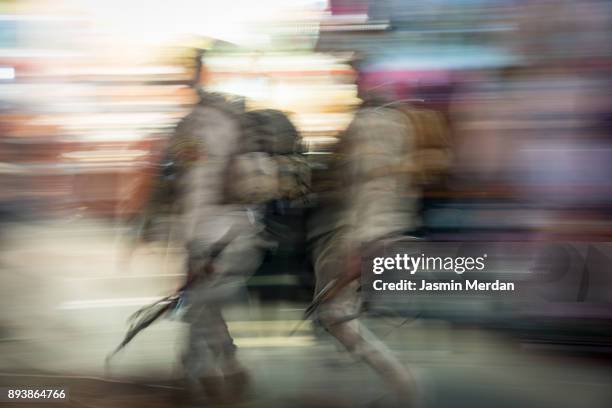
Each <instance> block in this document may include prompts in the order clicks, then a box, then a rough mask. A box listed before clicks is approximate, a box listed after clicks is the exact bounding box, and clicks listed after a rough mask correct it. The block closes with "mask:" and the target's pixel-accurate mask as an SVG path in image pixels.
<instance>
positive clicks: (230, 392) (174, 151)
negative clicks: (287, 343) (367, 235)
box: [169, 55, 308, 402]
mask: <svg viewBox="0 0 612 408" xmlns="http://www.w3.org/2000/svg"><path fill="white" fill-rule="evenodd" d="M198 61H199V62H198V64H197V65H196V67H197V69H201V67H202V64H201V56H200V55H199V56H198ZM197 76H198V77H199V75H197ZM198 93H199V95H200V101H199V103H198V104H197V105H196V106H195V107H194V109H193V111H192V112H191V113H190V114H189V115H188V116H187V117H185V118H184V119H183V120H182V121H181V122H180V123H179V124H178V126H177V128H176V131H175V134H174V135H173V136H172V138H171V141H170V145H169V157H170V161H172V162H173V163H175V166H174V167H175V168H176V173H177V176H176V179H177V180H178V190H179V191H180V193H179V196H180V203H181V209H182V213H183V217H184V225H185V242H186V246H187V258H188V260H187V270H188V271H187V272H188V279H189V280H191V282H193V283H192V284H190V285H189V287H188V289H187V291H186V308H187V309H186V312H185V319H186V321H187V322H188V323H189V325H190V328H189V335H188V340H187V348H186V351H185V354H184V356H183V366H184V375H185V381H186V386H187V388H188V391H189V394H190V396H191V397H192V398H191V400H195V401H198V402H202V400H203V399H212V400H213V401H218V400H219V399H224V398H226V397H228V396H240V395H241V394H242V393H243V392H244V391H245V390H246V388H247V385H248V382H249V376H248V374H247V371H246V369H245V368H244V366H243V365H242V364H241V363H240V362H239V361H238V358H237V356H236V346H235V344H234V341H233V339H232V336H231V335H230V333H229V331H228V327H227V324H226V322H225V320H224V318H223V315H222V309H223V307H224V306H225V305H226V304H227V303H229V302H232V301H235V300H236V298H237V297H238V296H239V294H240V292H241V291H242V289H243V288H244V285H245V282H246V280H247V279H248V277H249V276H250V275H251V274H252V273H254V272H255V270H256V269H257V268H258V267H259V265H260V264H261V261H262V259H263V256H264V254H265V252H266V251H267V250H268V249H270V248H271V247H273V246H274V241H273V240H272V238H270V234H267V233H266V230H265V228H264V224H263V223H262V215H263V210H264V208H265V205H266V203H268V202H270V201H271V200H274V199H279V198H288V199H292V198H295V197H298V196H300V195H302V194H304V193H305V189H307V184H308V171H307V167H306V166H305V165H304V163H303V162H302V161H301V159H300V158H299V155H297V154H295V153H296V146H297V141H298V134H297V131H296V129H295V127H294V126H293V125H292V124H291V122H290V121H289V119H288V118H287V117H286V115H284V114H283V113H282V112H279V111H274V110H261V111H250V112H245V110H244V107H243V106H241V104H240V103H236V102H234V101H232V100H231V98H229V97H226V96H222V95H218V94H212V93H208V92H206V91H204V90H202V89H200V88H198Z"/></svg>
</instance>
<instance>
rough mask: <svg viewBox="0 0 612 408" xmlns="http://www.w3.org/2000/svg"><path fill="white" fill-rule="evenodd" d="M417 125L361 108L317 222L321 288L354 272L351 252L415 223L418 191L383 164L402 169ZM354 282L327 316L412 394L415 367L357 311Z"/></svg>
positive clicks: (326, 309)
mask: <svg viewBox="0 0 612 408" xmlns="http://www.w3.org/2000/svg"><path fill="white" fill-rule="evenodd" d="M413 139H414V138H413V134H412V129H411V128H410V127H409V126H408V125H407V122H406V121H405V118H403V117H402V114H401V113H400V112H398V111H396V110H393V109H386V108H364V109H362V110H360V111H359V112H358V113H357V115H356V117H355V119H354V120H353V122H352V123H351V125H350V126H349V128H348V129H347V131H346V133H345V134H344V135H343V137H342V140H341V141H340V144H339V147H338V152H337V154H338V156H339V157H338V159H337V160H336V165H335V166H334V167H335V168H334V169H332V173H333V177H335V178H336V179H337V182H338V187H340V186H343V187H342V188H339V189H337V190H336V192H332V193H327V194H326V195H325V196H324V197H323V201H322V204H321V208H320V209H319V210H318V211H317V212H316V213H315V214H314V216H313V218H312V220H311V223H310V224H311V228H310V231H309V232H310V238H311V239H312V240H313V241H314V245H313V262H314V266H315V273H316V292H317V293H319V292H320V291H321V290H322V289H323V288H324V287H325V286H326V285H328V283H329V282H330V281H332V280H333V279H335V278H338V277H339V276H340V275H341V274H342V273H343V272H344V273H346V268H347V267H346V265H347V264H350V258H352V257H355V256H359V255H360V251H361V250H362V249H363V248H366V247H367V246H369V245H370V244H373V243H376V242H379V241H381V240H382V239H384V238H387V237H394V236H399V235H401V234H403V233H404V232H405V231H407V230H410V229H412V227H413V226H414V219H415V216H414V211H415V196H416V194H415V192H414V191H413V189H412V187H411V185H410V183H407V181H406V175H405V174H391V173H389V174H386V175H384V176H383V175H382V173H381V174H380V175H379V176H377V177H373V176H372V174H376V173H377V171H378V170H380V169H383V168H386V169H389V168H393V167H395V168H399V167H400V165H401V164H402V160H403V159H404V157H405V152H406V151H410V150H411V148H412V146H411V144H412V143H413ZM358 284H359V282H358V281H354V282H353V283H352V284H350V285H349V286H347V287H345V288H344V289H343V290H342V291H341V292H339V293H338V294H337V295H336V296H334V297H333V298H332V299H330V300H329V301H326V302H324V303H322V304H321V306H320V307H319V309H318V310H317V313H318V320H319V322H320V323H321V324H322V325H323V326H324V327H325V328H326V329H327V330H328V331H329V332H330V333H331V334H332V335H333V336H334V337H335V338H336V339H337V340H338V341H339V342H340V343H341V344H342V345H343V346H345V347H346V348H347V349H348V350H349V351H351V352H352V353H354V354H355V355H356V356H358V357H359V358H361V359H363V360H364V361H365V362H366V363H367V364H368V365H370V366H371V367H372V368H373V369H375V370H376V371H377V372H379V373H380V374H381V375H382V376H383V377H384V379H385V380H386V381H387V382H388V383H389V384H390V385H391V386H392V387H393V388H394V389H395V390H396V391H397V392H399V393H400V394H401V395H403V396H405V395H407V394H408V393H410V392H411V388H412V380H411V376H410V374H409V373H408V371H407V370H406V369H405V368H404V367H403V366H402V365H401V363H399V361H397V360H396V359H395V358H394V357H393V356H392V355H391V353H390V351H389V350H388V349H387V348H386V347H385V346H384V344H382V343H381V342H380V341H379V340H378V339H376V338H375V337H374V335H373V334H371V333H369V332H368V330H367V329H366V328H365V327H364V326H363V325H362V324H361V323H360V322H359V320H357V319H356V318H352V317H355V316H356V314H357V313H358V312H359V308H360V296H359V293H358V292H357V286H358Z"/></svg>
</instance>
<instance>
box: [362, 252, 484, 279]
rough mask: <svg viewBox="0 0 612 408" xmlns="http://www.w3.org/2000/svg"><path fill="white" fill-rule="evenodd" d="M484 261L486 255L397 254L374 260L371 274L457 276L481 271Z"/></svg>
mask: <svg viewBox="0 0 612 408" xmlns="http://www.w3.org/2000/svg"><path fill="white" fill-rule="evenodd" d="M486 259H487V254H483V255H482V256H479V257H472V256H458V257H452V256H447V257H442V256H425V254H421V255H419V256H411V255H408V254H397V255H395V256H394V257H377V258H374V262H373V267H372V272H374V273H375V274H376V275H380V274H381V273H383V272H385V271H391V270H397V271H406V272H410V274H411V275H414V274H415V273H416V272H417V271H425V272H427V271H453V272H455V273H457V274H462V273H463V272H465V271H482V270H483V269H484V268H485V266H486V265H485V261H486Z"/></svg>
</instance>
